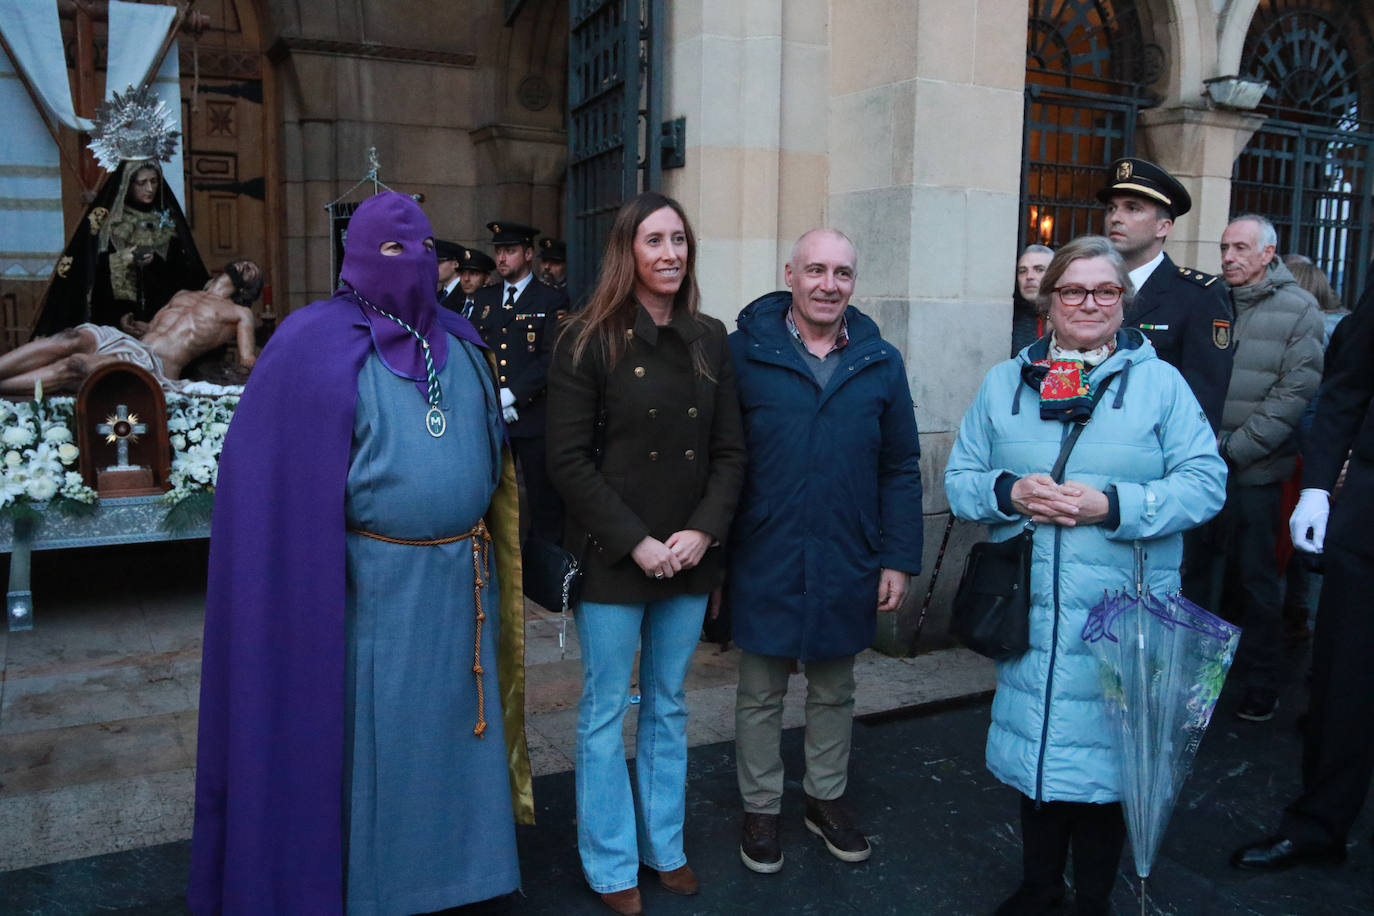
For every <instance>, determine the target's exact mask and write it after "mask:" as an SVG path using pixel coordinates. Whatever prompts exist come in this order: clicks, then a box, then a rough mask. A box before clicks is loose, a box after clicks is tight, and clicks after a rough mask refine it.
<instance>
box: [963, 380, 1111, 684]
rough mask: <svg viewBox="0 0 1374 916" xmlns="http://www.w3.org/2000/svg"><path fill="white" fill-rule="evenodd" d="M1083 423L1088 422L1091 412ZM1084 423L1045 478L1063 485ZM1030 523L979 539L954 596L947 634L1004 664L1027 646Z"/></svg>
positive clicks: (1096, 396)
mask: <svg viewBox="0 0 1374 916" xmlns="http://www.w3.org/2000/svg"><path fill="white" fill-rule="evenodd" d="M1109 382H1110V379H1105V380H1103V382H1102V384H1101V385H1100V386H1099V387H1098V389H1097V391H1096V392H1094V394H1093V398H1092V406H1093V408H1096V407H1097V402H1098V401H1099V400H1101V398H1102V395H1103V394H1105V393H1106V391H1107V385H1108V383H1109ZM1088 419H1089V420H1090V419H1092V416H1091V413H1090V414H1089V417H1088ZM1087 425H1088V421H1087V420H1084V421H1083V422H1082V423H1075V424H1074V427H1073V429H1071V430H1069V434H1068V435H1067V436H1065V437H1064V442H1063V444H1062V445H1061V446H1060V447H1059V457H1058V459H1056V460H1055V462H1054V469H1053V470H1051V471H1050V476H1051V477H1052V478H1054V482H1055V483H1063V482H1064V469H1065V467H1066V466H1067V465H1068V462H1069V453H1070V452H1072V451H1073V447H1074V444H1075V443H1077V442H1078V437H1079V436H1080V435H1082V433H1083V427H1085V426H1087ZM1034 540H1035V523H1034V522H1027V523H1026V526H1025V527H1024V528H1022V529H1021V531H1020V532H1019V533H1018V534H1016V535H1015V536H1013V537H1010V538H1008V539H1007V540H1005V541H979V542H978V543H977V544H974V545H973V547H972V548H971V549H970V550H969V553H968V559H966V560H965V561H964V574H963V576H962V577H960V579H959V589H958V591H957V592H955V595H954V607H953V608H952V610H951V612H950V619H949V632H950V634H951V635H952V636H954V637H956V638H957V639H958V640H959V641H960V642H962V643H963V644H964V645H966V646H968V647H969V648H970V649H972V650H973V651H974V652H977V653H978V654H979V655H984V656H986V657H988V658H990V659H992V660H993V661H999V662H1002V661H1008V660H1010V659H1013V658H1016V657H1018V656H1020V655H1023V654H1024V653H1025V651H1026V650H1027V649H1029V648H1030V604H1031V594H1030V590H1031V589H1030V580H1031V549H1032V547H1033V544H1034Z"/></svg>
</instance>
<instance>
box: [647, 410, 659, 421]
mask: <svg viewBox="0 0 1374 916" xmlns="http://www.w3.org/2000/svg"><path fill="white" fill-rule="evenodd" d="M656 416H658V408H657V407H650V408H649V418H650V419H653V418H654V417H656Z"/></svg>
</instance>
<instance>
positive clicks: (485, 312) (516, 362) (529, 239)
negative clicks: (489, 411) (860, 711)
mask: <svg viewBox="0 0 1374 916" xmlns="http://www.w3.org/2000/svg"><path fill="white" fill-rule="evenodd" d="M487 228H488V229H489V230H491V243H492V245H493V247H494V248H495V251H496V272H497V273H498V274H499V275H500V276H501V280H502V282H501V283H500V284H496V285H492V286H487V287H483V288H481V289H479V290H477V292H476V294H475V295H474V296H473V314H472V323H473V324H474V325H475V326H476V327H477V332H478V333H479V334H481V335H482V340H484V341H485V342H486V344H487V346H489V347H491V349H492V352H494V353H495V354H496V364H497V368H496V372H497V378H498V381H499V384H500V386H501V407H502V409H503V412H504V413H505V417H506V429H507V431H508V432H509V434H510V444H511V452H512V453H513V454H514V455H515V465H516V468H517V469H518V471H519V472H520V477H521V479H522V480H523V482H524V484H525V494H526V495H527V496H528V497H529V511H528V518H529V520H530V526H529V534H530V535H531V536H535V537H541V538H543V539H544V540H547V541H550V542H552V543H554V544H558V543H560V542H561V541H562V539H563V504H562V501H561V500H560V499H559V498H558V493H557V492H556V491H555V490H554V489H553V486H552V484H550V483H549V478H548V475H547V473H546V472H545V470H544V412H545V398H544V394H545V388H546V386H547V384H548V376H549V360H550V358H551V356H552V353H553V343H554V336H555V333H556V332H557V329H558V316H559V315H560V314H561V313H563V312H566V311H567V309H568V297H567V294H566V293H564V292H563V291H562V290H557V289H554V288H552V287H550V286H548V285H546V284H544V283H542V282H540V281H539V280H538V279H536V278H535V276H534V274H533V273H532V272H531V267H532V266H533V262H534V237H535V236H536V235H538V234H539V230H538V229H535V228H534V227H533V226H523V225H521V224H519V223H507V222H504V221H498V222H492V223H487Z"/></svg>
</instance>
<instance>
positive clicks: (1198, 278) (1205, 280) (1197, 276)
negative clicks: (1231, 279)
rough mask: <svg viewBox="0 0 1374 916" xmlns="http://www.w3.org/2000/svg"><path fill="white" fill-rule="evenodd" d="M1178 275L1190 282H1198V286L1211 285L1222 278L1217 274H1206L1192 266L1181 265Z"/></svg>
mask: <svg viewBox="0 0 1374 916" xmlns="http://www.w3.org/2000/svg"><path fill="white" fill-rule="evenodd" d="M1178 275H1179V276H1180V277H1182V278H1183V279H1185V280H1187V281H1188V282H1189V283H1196V284H1197V285H1198V286H1211V285H1212V284H1213V283H1215V282H1217V280H1219V279H1221V278H1220V277H1218V276H1216V275H1215V274H1205V273H1203V272H1202V271H1200V270H1194V269H1193V268H1191V267H1180V268H1179V269H1178Z"/></svg>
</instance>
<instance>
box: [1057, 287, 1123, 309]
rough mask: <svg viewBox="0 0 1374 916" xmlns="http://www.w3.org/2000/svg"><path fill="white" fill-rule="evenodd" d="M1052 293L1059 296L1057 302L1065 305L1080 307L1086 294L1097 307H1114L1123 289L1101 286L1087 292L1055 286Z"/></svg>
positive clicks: (1119, 299) (1085, 290) (1077, 288)
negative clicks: (1090, 296) (1091, 297)
mask: <svg viewBox="0 0 1374 916" xmlns="http://www.w3.org/2000/svg"><path fill="white" fill-rule="evenodd" d="M1054 292H1055V293H1057V294H1058V295H1059V301H1060V302H1062V303H1064V304H1065V305H1082V304H1083V303H1084V302H1085V301H1087V298H1088V293H1089V292H1091V293H1092V294H1093V299H1094V300H1095V301H1096V302H1097V304H1098V305H1116V304H1117V303H1118V302H1120V301H1121V295H1122V293H1124V292H1126V290H1125V288H1123V287H1120V286H1112V285H1110V284H1103V285H1102V286H1099V287H1097V288H1096V289H1094V290H1087V289H1084V288H1083V287H1081V286H1056V287H1055V288H1054Z"/></svg>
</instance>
